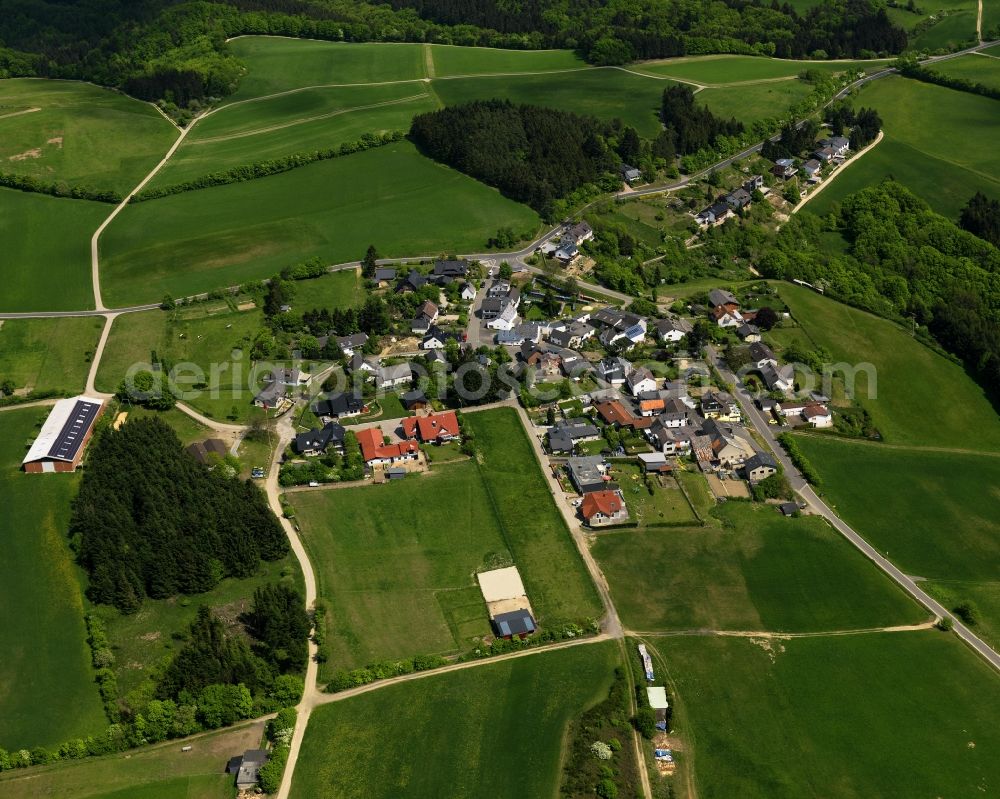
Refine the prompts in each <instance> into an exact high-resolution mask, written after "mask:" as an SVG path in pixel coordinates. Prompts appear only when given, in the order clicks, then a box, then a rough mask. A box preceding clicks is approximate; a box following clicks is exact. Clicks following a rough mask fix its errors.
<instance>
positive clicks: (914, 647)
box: [655, 630, 1000, 799]
mask: <svg viewBox="0 0 1000 799" xmlns="http://www.w3.org/2000/svg"><path fill="white" fill-rule="evenodd" d="M655 646H656V648H657V650H658V652H659V654H660V655H661V656H662V658H661V664H663V665H665V666H666V667H667V668H668V670H669V675H670V678H671V681H672V683H673V685H674V686H675V689H676V692H677V707H678V708H679V709H681V710H682V711H683V713H682V716H683V720H684V722H683V723H684V725H686V727H687V729H683V728H681V729H680V733H681V734H682V735H683V736H685V738H686V740H689V741H691V742H692V747H693V750H694V751H693V760H694V774H695V782H696V785H697V795H698V796H700V797H702V798H703V799H716V798H721V797H733V796H739V797H741V799H758V798H759V799H765V798H766V799H784V798H785V797H787V799H799V798H800V797H803V796H828V797H834V796H835V797H838V799H877V797H884V798H885V799H895V798H896V797H902V796H907V797H918V796H919V797H935V796H940V797H944V796H948V797H958V796H962V797H973V796H987V795H990V794H992V793H996V791H997V789H998V786H1000V727H998V726H997V724H996V718H997V714H998V713H1000V687H998V683H997V680H996V673H995V672H994V671H992V670H991V669H990V667H989V666H987V665H986V664H985V663H984V662H983V661H981V660H980V659H979V658H978V657H977V656H976V655H974V654H973V653H972V652H971V651H969V650H968V649H966V648H965V647H964V646H962V645H961V644H960V643H959V642H958V641H957V640H956V639H955V638H954V637H953V636H950V635H945V634H942V633H940V632H937V631H936V630H927V631H921V632H908V633H875V634H866V635H857V636H841V637H819V638H802V639H795V640H785V641H766V640H761V639H751V640H747V639H737V638H705V637H674V638H662V639H655Z"/></svg>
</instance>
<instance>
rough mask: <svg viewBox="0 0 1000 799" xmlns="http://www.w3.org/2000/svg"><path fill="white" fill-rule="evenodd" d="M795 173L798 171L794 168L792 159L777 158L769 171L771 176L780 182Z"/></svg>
mask: <svg viewBox="0 0 1000 799" xmlns="http://www.w3.org/2000/svg"><path fill="white" fill-rule="evenodd" d="M796 172H798V170H797V169H796V168H795V160H794V159H792V158H779V159H778V160H777V161H775V162H774V167H772V169H771V174H772V175H774V176H775V177H776V178H781V179H782V180H788V179H789V178H791V177H792V176H793V175H794V174H795V173H796Z"/></svg>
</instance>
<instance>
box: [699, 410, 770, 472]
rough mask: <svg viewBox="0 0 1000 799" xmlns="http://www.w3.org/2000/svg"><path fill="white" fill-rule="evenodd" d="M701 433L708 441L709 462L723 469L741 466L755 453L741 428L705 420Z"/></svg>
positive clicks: (748, 438)
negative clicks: (709, 450)
mask: <svg viewBox="0 0 1000 799" xmlns="http://www.w3.org/2000/svg"><path fill="white" fill-rule="evenodd" d="M701 433H702V435H705V436H708V438H709V439H710V442H711V443H710V447H711V451H712V456H711V461H712V462H713V463H718V465H719V466H721V467H722V468H724V469H731V468H735V467H737V466H741V465H742V464H743V462H744V461H746V460H747V458H752V457H753V456H754V455H755V454H756V453H757V448H756V447H755V446H754V444H753V442H752V441H751V439H750V437H749V436H748V434H747V432H746V431H745V430H744V429H743V428H742V427H737V426H735V425H731V424H726V423H723V422H719V421H718V420H716V419H706V420H705V423H704V424H703V425H702V428H701Z"/></svg>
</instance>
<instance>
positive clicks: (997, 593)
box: [920, 580, 1000, 649]
mask: <svg viewBox="0 0 1000 799" xmlns="http://www.w3.org/2000/svg"><path fill="white" fill-rule="evenodd" d="M920 587H921V588H923V589H924V590H925V591H926V592H927V593H928V594H930V595H931V596H933V597H934V598H935V599H936V600H937V601H938V602H940V603H941V604H942V605H944V606H945V607H946V608H948V609H949V610H953V609H954V608H956V607H958V606H959V605H962V604H964V603H968V604H969V605H971V607H972V609H973V613H974V621H973V623H972V624H970V625H969V629H970V630H972V631H973V632H974V633H975V634H976V635H978V636H979V637H980V638H981V639H983V640H984V641H985V642H986V643H987V644H989V645H990V646H992V647H993V648H994V649H996V648H997V647H1000V581H996V580H994V581H988V580H987V581H975V580H927V581H925V582H922V583H921V584H920Z"/></svg>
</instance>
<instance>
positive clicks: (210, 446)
mask: <svg viewBox="0 0 1000 799" xmlns="http://www.w3.org/2000/svg"><path fill="white" fill-rule="evenodd" d="M185 449H186V450H187V453H188V455H190V456H191V457H192V458H194V459H195V460H196V461H198V463H200V464H202V465H203V466H204V465H208V464H210V463H212V461H213V460H222V459H223V458H225V457H226V455H228V454H229V449H228V448H227V447H226V443H225V442H224V441H223V440H222V439H221V438H209V439H206V440H205V441H195V442H194V443H193V444H189V445H188V446H187V447H185Z"/></svg>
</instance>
